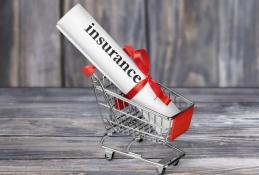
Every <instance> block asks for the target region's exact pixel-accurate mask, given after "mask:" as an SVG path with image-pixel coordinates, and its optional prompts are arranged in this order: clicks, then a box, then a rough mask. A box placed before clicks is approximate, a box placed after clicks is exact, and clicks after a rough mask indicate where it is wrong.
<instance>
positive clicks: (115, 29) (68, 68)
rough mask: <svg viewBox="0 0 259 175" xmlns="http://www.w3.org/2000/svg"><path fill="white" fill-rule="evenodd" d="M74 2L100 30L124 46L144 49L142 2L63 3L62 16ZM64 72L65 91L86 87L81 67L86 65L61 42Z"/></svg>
mask: <svg viewBox="0 0 259 175" xmlns="http://www.w3.org/2000/svg"><path fill="white" fill-rule="evenodd" d="M77 2H79V3H81V4H82V5H83V6H84V7H85V8H86V9H87V10H88V11H89V13H90V14H91V15H92V16H93V17H94V18H95V19H96V20H97V21H98V22H99V24H100V25H101V26H103V28H104V29H105V30H106V31H107V32H108V33H109V34H110V35H111V36H112V37H113V38H114V39H115V40H116V41H117V42H118V43H119V45H121V46H123V45H124V44H126V43H131V44H133V45H134V46H135V47H137V48H142V47H146V37H145V12H144V1H143V0H132V1H127V0H121V1H118V0H107V1H102V0H81V1H75V0H73V1H64V13H65V12H66V11H68V10H69V9H70V8H72V6H74V5H75V4H76V3H77ZM63 44H64V49H63V52H64V63H65V64H64V66H65V67H64V72H65V86H66V87H82V86H89V82H87V81H86V79H85V77H84V76H83V75H82V73H81V67H82V66H84V65H85V64H88V63H89V62H88V61H87V60H86V59H85V57H84V56H82V55H81V53H79V51H78V50H77V49H76V48H75V47H74V46H72V45H71V44H70V43H69V42H68V41H67V40H66V39H64V43H63Z"/></svg>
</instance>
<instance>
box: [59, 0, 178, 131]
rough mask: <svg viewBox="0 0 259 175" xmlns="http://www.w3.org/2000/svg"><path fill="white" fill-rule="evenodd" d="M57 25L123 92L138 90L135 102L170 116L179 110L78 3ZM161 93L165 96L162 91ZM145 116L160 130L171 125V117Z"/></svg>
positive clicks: (133, 99) (166, 129)
mask: <svg viewBox="0 0 259 175" xmlns="http://www.w3.org/2000/svg"><path fill="white" fill-rule="evenodd" d="M57 28H58V29H59V30H60V31H61V33H63V34H64V35H65V36H66V38H67V39H68V40H69V41H70V42H71V43H72V44H73V45H74V46H75V47H76V48H77V49H78V50H79V51H80V52H81V53H82V54H83V55H84V56H85V57H86V58H87V59H88V60H89V61H90V62H91V64H93V65H94V66H95V67H96V68H97V69H98V70H99V71H100V72H101V73H102V74H103V75H105V76H106V77H107V78H108V79H109V80H110V81H111V82H112V83H113V84H114V85H115V86H117V87H118V88H119V89H120V90H121V91H122V92H123V93H124V94H128V93H129V92H130V91H132V90H133V91H135V92H134V95H133V96H131V100H132V101H133V102H136V103H138V104H141V105H142V106H145V107H147V108H149V109H152V110H154V111H156V112H158V113H161V114H163V115H165V116H169V117H170V116H173V115H175V114H177V113H179V109H178V108H177V107H176V106H175V105H174V104H173V102H172V101H168V104H165V102H164V101H162V100H161V99H162V97H161V98H157V97H158V96H157V93H155V92H154V89H155V88H154V85H153V86H152V82H151V81H153V80H152V79H151V78H150V75H147V74H145V71H143V70H141V69H139V65H137V64H136V62H134V59H132V58H130V54H129V53H126V52H125V51H124V50H123V49H122V48H121V47H120V46H119V45H118V44H117V43H116V42H115V41H114V40H113V39H112V37H111V36H110V35H109V34H108V33H107V32H106V31H105V30H104V29H103V28H102V27H101V26H100V25H99V24H98V23H97V22H96V20H95V19H94V18H93V17H92V16H91V15H90V14H89V13H88V12H87V11H86V10H85V9H84V8H83V7H82V6H81V5H80V4H77V5H75V6H74V7H73V8H72V9H71V10H70V11H68V12H67V13H66V14H65V15H64V16H63V17H62V18H61V19H60V20H59V21H58V23H57ZM143 72H144V73H143ZM144 81H147V82H145V84H144V85H143V86H142V87H141V89H140V90H137V91H136V89H138V88H136V86H140V84H143V82H144ZM134 89H135V90H134ZM156 89H157V87H156ZM160 95H162V96H163V94H161V93H160ZM144 117H145V118H146V119H148V120H150V121H151V124H153V126H154V128H155V129H156V131H157V132H159V133H161V132H162V133H164V132H167V131H169V129H170V127H171V126H170V121H169V120H167V121H163V122H162V121H159V120H160V118H157V119H153V118H152V117H153V116H150V115H149V116H148V115H147V114H144ZM150 117H151V119H150ZM161 127H162V128H163V129H161Z"/></svg>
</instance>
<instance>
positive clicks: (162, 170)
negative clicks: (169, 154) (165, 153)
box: [157, 168, 166, 175]
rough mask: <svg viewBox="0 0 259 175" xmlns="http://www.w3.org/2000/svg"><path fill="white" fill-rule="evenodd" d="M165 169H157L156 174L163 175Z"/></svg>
mask: <svg viewBox="0 0 259 175" xmlns="http://www.w3.org/2000/svg"><path fill="white" fill-rule="evenodd" d="M165 170H166V168H157V172H158V174H159V175H164V174H165Z"/></svg>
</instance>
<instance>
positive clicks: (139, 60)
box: [123, 45, 171, 105]
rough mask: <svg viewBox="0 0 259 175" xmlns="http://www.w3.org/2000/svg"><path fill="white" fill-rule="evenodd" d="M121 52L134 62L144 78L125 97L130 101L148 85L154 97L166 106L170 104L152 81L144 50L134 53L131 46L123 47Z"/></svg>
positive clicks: (167, 98)
mask: <svg viewBox="0 0 259 175" xmlns="http://www.w3.org/2000/svg"><path fill="white" fill-rule="evenodd" d="M123 50H124V51H125V52H126V53H127V54H128V56H129V57H130V58H131V59H132V60H133V61H134V62H135V64H136V65H137V67H138V68H139V69H140V71H141V72H142V73H143V74H144V75H145V76H146V78H145V79H144V80H141V81H140V82H139V83H138V84H136V85H135V86H134V87H133V88H132V89H131V90H130V91H129V92H128V93H127V94H126V97H127V98H128V99H132V98H133V97H134V96H135V95H136V94H137V93H138V92H139V91H141V89H142V88H143V87H144V86H145V85H146V84H147V83H149V85H150V87H151V88H152V90H153V92H154V93H155V94H156V96H157V97H158V98H159V99H160V100H161V101H162V102H163V103H164V104H166V105H168V104H169V103H170V102H171V99H170V98H169V97H168V96H167V95H166V94H165V93H164V92H163V91H162V90H161V88H160V86H159V84H158V83H157V82H156V81H155V80H153V79H152V77H151V75H150V63H149V57H148V54H147V52H146V50H144V49H140V50H136V51H135V50H134V48H133V47H132V46H131V45H125V46H124V47H123Z"/></svg>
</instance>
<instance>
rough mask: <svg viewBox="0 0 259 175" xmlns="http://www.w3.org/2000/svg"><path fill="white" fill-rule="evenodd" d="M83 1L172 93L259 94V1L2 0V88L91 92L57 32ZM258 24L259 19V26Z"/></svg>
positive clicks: (75, 54)
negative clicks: (234, 90) (252, 90)
mask: <svg viewBox="0 0 259 175" xmlns="http://www.w3.org/2000/svg"><path fill="white" fill-rule="evenodd" d="M76 2H80V3H81V4H82V5H83V6H84V7H85V8H86V9H87V10H88V11H89V12H90V13H91V14H92V15H93V16H94V17H95V18H96V20H97V21H98V22H99V23H100V24H101V25H102V26H103V27H104V28H105V29H106V30H107V31H108V33H110V34H111V36H113V37H114V38H115V40H116V41H117V42H118V43H119V44H120V45H121V46H122V45H123V44H125V43H131V44H133V45H134V46H135V47H136V48H146V49H147V50H148V52H149V54H150V57H151V62H152V76H153V78H154V79H155V80H157V81H159V82H162V83H164V84H166V85H168V86H172V87H258V85H259V74H258V73H259V56H258V54H259V53H258V51H259V49H258V47H259V45H258V44H259V43H258V42H259V40H258V39H259V32H258V31H259V22H258V19H259V18H258V17H259V12H258V10H257V9H258V8H259V1H258V0H195V1H194V0H161V1H157V0H81V1H76V0H66V1H62V0H1V1H0V19H1V20H0V87H84V86H89V83H90V82H89V81H88V80H87V79H86V78H85V77H84V76H83V75H82V74H81V67H82V66H83V65H84V64H86V63H87V62H86V61H85V59H83V56H82V55H81V54H80V53H79V51H77V50H76V49H75V48H74V47H73V46H72V45H71V44H70V43H69V42H68V41H67V40H66V39H65V38H63V37H62V36H61V35H60V34H59V32H58V31H57V29H56V28H55V25H56V22H57V21H58V19H59V18H60V17H61V16H62V15H63V14H64V13H65V12H66V11H68V10H69V9H70V8H71V7H72V6H73V5H74V4H76ZM257 18H258V19H257Z"/></svg>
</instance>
